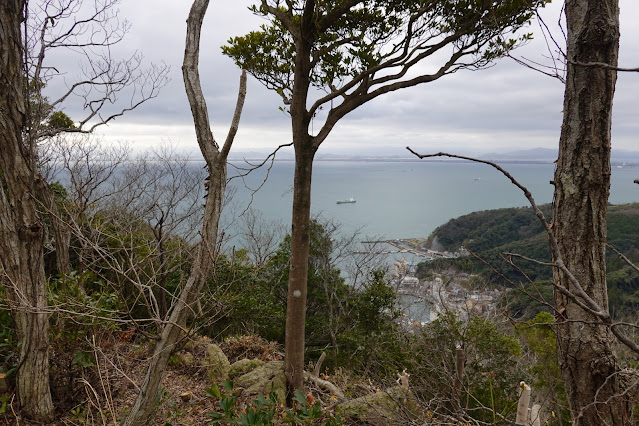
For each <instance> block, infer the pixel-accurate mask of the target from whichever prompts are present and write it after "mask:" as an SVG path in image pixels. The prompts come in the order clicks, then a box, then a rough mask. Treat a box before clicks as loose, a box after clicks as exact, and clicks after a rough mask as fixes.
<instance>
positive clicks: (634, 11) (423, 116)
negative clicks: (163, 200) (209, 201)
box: [48, 0, 639, 156]
mask: <svg viewBox="0 0 639 426" xmlns="http://www.w3.org/2000/svg"><path fill="white" fill-rule="evenodd" d="M252 3H253V2H252V1H249V0H212V1H211V4H210V6H209V10H208V13H207V15H206V17H205V20H204V25H203V30H202V40H201V54H200V77H201V82H202V87H203V91H204V94H205V97H206V99H207V103H208V108H209V115H210V118H211V123H212V127H213V133H214V135H215V137H216V139H217V140H218V141H219V142H222V141H224V138H225V136H226V132H227V131H228V126H229V124H230V120H231V116H232V114H233V110H234V107H235V101H236V97H237V88H238V84H239V75H240V70H239V69H238V68H237V67H236V66H235V64H234V63H233V62H232V60H231V59H229V58H227V57H225V56H223V55H222V53H221V49H220V46H222V45H223V44H225V43H226V41H227V40H228V39H229V38H230V37H231V36H238V35H243V34H245V33H247V32H249V31H251V30H255V29H257V28H258V26H259V25H260V24H262V23H264V21H263V19H262V18H259V17H256V16H254V15H253V14H252V13H251V12H250V11H249V10H248V9H247V7H248V6H249V5H250V4H252ZM190 4H191V2H190V1H187V0H179V1H176V0H122V1H121V3H120V16H121V17H122V18H124V19H127V20H128V21H129V22H130V23H131V29H130V30H129V32H128V33H127V35H126V39H125V40H124V42H123V43H120V44H118V45H116V46H114V48H113V50H112V55H113V56H114V57H125V56H127V55H130V54H131V53H133V52H134V51H137V52H140V53H142V54H143V55H144V58H145V62H146V63H147V64H148V63H156V64H158V63H162V62H164V63H166V64H167V65H169V66H170V67H171V70H170V73H169V77H170V79H171V80H170V82H169V83H168V84H167V85H166V86H165V87H164V88H163V89H162V91H161V93H160V94H159V96H158V97H157V98H156V99H153V100H151V101H149V102H147V103H145V104H144V105H142V106H141V107H139V108H137V109H136V110H134V111H132V112H130V113H127V114H126V115H125V116H124V117H120V118H118V119H117V120H115V121H114V122H112V123H111V124H110V125H109V126H108V127H102V128H101V129H100V130H99V132H98V133H99V134H101V135H102V137H103V138H104V140H105V141H106V142H108V143H114V142H117V141H125V142H127V143H129V144H130V146H131V147H132V148H133V149H134V150H136V151H137V150H144V149H146V148H149V147H153V146H157V145H158V144H166V143H169V144H172V145H174V146H176V147H178V148H179V149H181V150H184V151H186V152H189V153H193V155H194V156H197V155H198V147H197V142H196V139H195V132H194V130H193V121H192V117H191V112H190V108H189V104H188V101H187V98H186V94H185V92H184V86H183V82H182V74H181V63H182V57H183V53H184V38H185V33H186V18H187V15H188V11H189V8H190ZM561 4H562V2H561V1H559V0H554V2H553V3H552V4H551V5H549V6H547V7H546V8H545V9H544V10H542V11H541V15H542V17H543V18H544V20H545V22H546V23H547V24H548V25H549V26H550V27H551V28H554V29H555V31H557V30H558V26H557V25H556V22H557V19H558V16H559V10H560V7H561ZM620 9H621V44H620V58H619V65H620V66H622V67H639V26H637V25H636V22H634V19H633V17H636V16H639V2H637V1H636V0H620ZM538 28H539V25H538V23H537V22H533V23H532V25H531V27H530V28H529V29H528V30H527V31H528V32H533V33H534V34H535V35H536V37H535V39H534V40H533V41H532V42H530V43H528V44H527V45H525V46H523V47H521V48H519V49H518V50H516V51H515V52H514V56H516V57H520V58H522V57H525V58H528V59H531V60H534V61H537V62H543V63H548V61H547V55H548V53H547V49H546V44H545V42H544V39H543V37H541V35H540V32H539V29H538ZM56 55H58V56H56ZM71 58H72V57H71V56H68V55H66V56H65V54H64V53H57V52H54V53H52V56H51V57H50V58H49V60H51V61H52V63H54V64H55V65H56V66H57V67H63V68H64V69H65V71H64V72H65V73H66V74H65V79H64V82H63V81H62V79H60V80H58V81H55V82H52V83H51V84H50V85H49V88H48V90H49V91H50V92H49V93H48V94H49V95H50V97H52V98H54V97H55V95H56V94H57V93H59V92H60V91H61V90H64V86H63V84H68V82H69V81H72V78H73V77H74V76H75V75H78V70H79V67H80V65H79V64H78V63H77V62H76V61H75V60H74V59H71ZM638 95H639V73H619V77H618V81H617V86H616V93H615V103H614V108H613V149H614V148H617V149H626V150H639V147H637V143H636V142H637V141H638V138H639V101H638V99H639V96H638ZM562 103H563V84H562V83H561V82H560V81H558V80H557V79H553V78H550V77H547V76H545V75H543V74H541V73H538V72H536V71H533V70H530V69H528V68H526V67H524V66H522V65H519V64H517V63H516V62H515V61H514V60H512V59H509V58H503V59H500V60H498V61H497V62H496V63H495V65H494V66H493V67H491V68H488V69H485V70H480V71H469V70H462V71H459V72H457V73H455V74H453V75H449V76H445V77H443V78H441V79H439V80H437V81H435V82H432V83H426V84H423V85H420V86H417V87H413V88H408V89H404V90H401V91H398V92H394V93H390V94H387V95H383V96H381V97H379V98H377V99H375V100H373V101H371V102H369V103H368V104H365V105H364V106H362V107H360V108H359V109H357V110H356V111H354V112H353V113H351V114H349V115H347V116H346V117H345V118H344V119H342V120H341V121H340V123H339V124H338V125H337V126H336V127H335V128H334V130H333V131H332V133H331V135H330V136H329V137H328V139H327V140H326V141H325V142H324V143H323V144H322V147H321V148H320V154H333V153H335V154H348V155H351V154H358V153H359V154H366V155H371V154H373V155H388V156H404V155H406V150H405V147H406V146H411V147H412V148H414V149H416V150H417V151H419V152H422V153H426V152H435V151H440V150H446V151H448V152H455V153H458V154H466V155H473V154H478V153H485V152H492V151H507V150H525V149H530V148H536V147H543V148H551V149H556V148H557V143H558V140H559V132H560V126H561V118H562V117H561V110H562ZM281 105H282V104H281V98H280V97H279V96H278V95H276V94H275V93H273V92H270V91H269V90H267V89H266V88H264V87H263V86H262V85H261V83H259V82H258V81H257V80H256V79H254V78H253V77H251V76H249V81H248V90H247V98H246V103H245V107H244V112H243V115H242V120H241V123H240V129H239V132H238V134H237V136H236V139H235V144H234V148H233V151H235V152H239V153H243V152H250V151H255V152H268V151H271V150H272V149H274V148H275V147H276V146H278V145H280V144H284V143H288V142H290V141H291V133H290V120H289V117H288V116H286V115H285V114H284V113H282V112H281V111H280V110H279V109H278V107H279V106H281ZM65 112H67V113H68V114H69V115H70V116H71V117H72V118H73V117H75V116H79V115H80V114H81V113H82V112H81V111H79V110H78V104H77V103H76V104H73V103H68V104H67V106H66V109H65Z"/></svg>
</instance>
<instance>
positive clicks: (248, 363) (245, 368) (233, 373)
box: [229, 358, 264, 379]
mask: <svg viewBox="0 0 639 426" xmlns="http://www.w3.org/2000/svg"><path fill="white" fill-rule="evenodd" d="M263 365H264V361H261V360H259V359H247V358H244V359H241V360H239V361H237V362H234V363H233V364H231V368H230V370H229V378H230V379H235V378H236V377H238V376H241V375H244V374H246V373H249V372H251V371H253V370H255V369H256V368H258V367H261V366H263Z"/></svg>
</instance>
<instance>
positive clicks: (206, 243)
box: [122, 161, 226, 426]
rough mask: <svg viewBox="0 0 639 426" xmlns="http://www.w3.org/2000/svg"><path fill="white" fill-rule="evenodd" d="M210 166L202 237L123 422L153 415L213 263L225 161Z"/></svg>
mask: <svg viewBox="0 0 639 426" xmlns="http://www.w3.org/2000/svg"><path fill="white" fill-rule="evenodd" d="M216 166H217V167H216V168H214V169H212V176H211V179H210V180H209V195H208V197H207V203H206V209H205V212H204V225H203V229H202V241H201V242H200V244H199V246H198V251H197V254H196V257H195V260H194V262H193V266H192V269H191V271H192V272H191V275H190V276H189V279H188V280H187V282H186V284H185V285H184V288H183V289H182V291H181V292H180V296H179V297H178V299H177V301H176V303H175V305H174V306H173V308H172V310H171V314H170V316H169V319H168V322H167V323H166V324H165V325H164V326H163V328H162V333H161V336H160V339H159V341H158V343H157V344H156V345H155V349H154V352H153V356H152V357H151V362H150V363H149V366H148V368H147V374H146V376H145V378H144V381H143V383H142V386H140V393H139V394H138V396H137V398H136V400H135V403H134V405H133V407H132V408H131V412H130V414H129V415H128V416H127V418H126V419H125V420H124V421H123V422H122V425H123V426H129V425H143V424H145V423H147V422H148V420H149V419H151V418H153V415H154V413H155V410H156V405H155V404H156V396H157V395H158V393H159V390H160V385H161V384H162V380H163V378H164V372H165V371H166V367H167V365H168V363H169V358H170V356H171V354H172V353H173V351H174V349H175V347H176V345H177V343H178V341H179V340H180V338H181V337H182V336H184V333H183V332H184V330H185V327H186V321H187V319H188V318H189V317H191V316H194V314H195V313H196V312H197V308H196V305H197V301H198V300H199V295H200V293H201V291H202V289H203V288H204V285H205V284H206V281H207V279H208V277H209V273H210V271H211V268H212V265H213V264H214V263H215V256H216V251H215V243H216V238H217V229H218V222H219V218H220V214H221V211H222V199H223V196H224V189H225V187H226V161H224V162H222V163H221V164H217V165H216Z"/></svg>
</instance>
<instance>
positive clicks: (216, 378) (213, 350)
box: [204, 344, 231, 383]
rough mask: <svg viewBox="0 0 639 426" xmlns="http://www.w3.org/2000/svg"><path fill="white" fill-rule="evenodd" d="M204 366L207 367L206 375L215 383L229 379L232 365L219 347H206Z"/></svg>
mask: <svg viewBox="0 0 639 426" xmlns="http://www.w3.org/2000/svg"><path fill="white" fill-rule="evenodd" d="M204 366H206V375H207V376H208V378H209V380H210V381H211V382H213V383H217V382H221V381H223V380H226V379H228V378H229V370H230V369H231V363H230V362H229V359H228V358H227V357H226V355H224V352H222V349H220V347H219V346H218V345H214V344H209V345H206V355H205V357H204Z"/></svg>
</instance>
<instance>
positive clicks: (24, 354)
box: [0, 0, 53, 422]
mask: <svg viewBox="0 0 639 426" xmlns="http://www.w3.org/2000/svg"><path fill="white" fill-rule="evenodd" d="M25 7H26V2H25V0H8V1H3V2H2V4H0V40H1V42H0V93H1V94H2V95H1V96H0V111H2V114H0V129H2V131H0V172H1V177H2V190H1V191H0V273H1V274H2V275H1V276H0V279H1V280H2V284H3V285H4V286H5V288H6V291H7V297H8V299H9V303H10V309H11V312H12V316H13V320H14V323H15V327H16V333H17V337H18V339H19V340H20V341H21V342H22V344H21V346H20V363H19V365H20V367H19V370H18V374H17V388H18V397H19V401H20V405H21V407H22V410H23V411H24V413H26V414H27V415H28V416H30V417H32V418H33V419H35V420H38V421H42V422H50V421H52V420H53V402H52V400H51V393H50V391H49V351H48V335H47V334H48V330H49V323H48V315H47V313H46V308H47V296H46V278H45V275H44V258H43V253H42V245H43V242H44V226H43V224H42V221H41V219H40V214H39V212H38V207H37V201H36V200H35V198H34V197H33V194H35V193H36V190H35V186H36V181H35V175H34V174H35V170H34V169H33V167H32V157H31V156H30V153H29V151H26V152H25V147H24V145H23V143H22V133H23V131H24V129H23V124H24V122H25V120H26V98H25V96H24V94H25V80H24V74H23V72H24V69H23V60H22V58H23V56H22V55H23V53H24V50H23V45H22V38H21V31H20V23H21V22H22V19H23V17H24V13H25Z"/></svg>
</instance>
